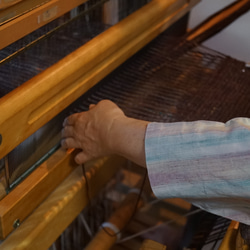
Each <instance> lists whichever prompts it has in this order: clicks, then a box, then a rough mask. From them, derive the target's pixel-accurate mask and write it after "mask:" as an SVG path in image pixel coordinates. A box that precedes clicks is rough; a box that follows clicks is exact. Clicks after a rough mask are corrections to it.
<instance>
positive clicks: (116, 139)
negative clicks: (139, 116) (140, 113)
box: [109, 117, 149, 167]
mask: <svg viewBox="0 0 250 250" xmlns="http://www.w3.org/2000/svg"><path fill="white" fill-rule="evenodd" d="M148 123H149V122H147V121H142V120H136V119H133V118H128V117H123V118H122V119H117V120H114V122H113V124H112V130H111V131H110V135H109V137H110V141H111V142H110V143H111V147H112V150H113V151H114V153H115V154H118V155H121V156H123V157H125V158H127V159H129V160H131V161H133V162H135V163H137V164H138V165H140V166H143V167H146V160H145V133H146V129H147V125H148Z"/></svg>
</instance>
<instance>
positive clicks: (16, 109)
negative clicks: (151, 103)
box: [0, 0, 198, 158]
mask: <svg viewBox="0 0 250 250" xmlns="http://www.w3.org/2000/svg"><path fill="white" fill-rule="evenodd" d="M187 2H189V1H185V0H180V1H173V0H172V1H165V0H153V1H152V2H150V3H149V4H147V5H146V6H144V7H143V8H141V9H140V10H138V11H137V12H135V13H134V14H132V15H130V16H129V17H127V18H125V19H124V20H123V21H121V22H120V23H118V24H117V25H115V26H113V27H111V28H110V29H108V30H107V31H105V32H103V33H102V34H100V35H99V36H97V37H95V38H94V39H92V40H91V41H90V42H89V43H87V44H86V45H84V46H83V47H81V48H79V49H78V50H76V51H75V52H73V53H72V54H70V55H69V56H67V57H65V58H64V59H62V60H61V61H59V62H58V63H57V64H55V65H53V66H52V67H50V68H49V69H47V70H45V71H44V72H42V73H41V74H39V75H38V76H36V77H34V78H33V79H31V80H30V81H28V82H26V83H24V84H23V85H21V86H20V87H19V88H17V89H15V90H14V91H12V92H11V93H9V94H8V95H6V96H4V97H3V98H1V99H0V108H1V110H2V112H1V117H0V133H1V135H2V144H1V145H0V158H1V157H3V156H5V155H6V154H7V153H8V152H10V151H11V150H12V149H13V148H15V147H16V146H17V145H18V144H20V143H21V142H22V141H23V140H25V139H26V138H27V137H28V136H30V135H31V134H32V133H34V132H35V131H36V130H37V129H39V128H40V127H41V126H43V125H44V124H45V123H47V122H48V121H49V120H50V119H51V118H53V117H54V116H55V115H56V114H58V113H59V112H60V111H62V110H63V109H64V108H66V107H67V106H68V105H69V104H70V103H72V102H73V101H74V100H76V99H77V98H78V97H80V96H81V95H82V94H83V93H84V92H86V91H87V90H88V89H89V88H91V87H92V86H93V85H94V84H96V83H97V82H98V81H100V80H101V79H102V78H104V77H105V76H106V75H107V74H108V73H110V72H111V71H113V70H114V69H115V68H116V67H117V66H119V65H120V64H121V63H123V62H124V61H125V60H126V59H128V58H129V57H130V56H132V55H133V54H134V53H136V52H137V51H138V50H139V49H140V48H142V47H143V46H145V45H146V44H147V43H148V42H150V41H151V40H152V39H154V38H155V37H156V36H157V35H159V34H160V33H161V32H162V31H164V30H165V29H166V28H167V27H169V26H170V25H171V24H172V23H173V22H175V21H176V20H177V19H179V18H180V17H181V16H183V15H184V14H185V13H186V12H187V11H189V9H190V8H192V6H193V5H194V4H195V3H197V2H198V0H193V1H190V2H189V4H188V3H187Z"/></svg>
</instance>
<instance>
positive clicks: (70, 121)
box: [63, 113, 79, 127]
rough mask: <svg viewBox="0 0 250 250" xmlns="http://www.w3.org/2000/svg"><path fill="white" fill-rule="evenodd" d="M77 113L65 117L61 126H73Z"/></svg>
mask: <svg viewBox="0 0 250 250" xmlns="http://www.w3.org/2000/svg"><path fill="white" fill-rule="evenodd" d="M78 115H79V114H78V113H76V114H73V115H70V116H68V117H66V118H65V119H64V121H63V126H64V127H65V126H73V125H74V124H75V122H76V120H77V117H78Z"/></svg>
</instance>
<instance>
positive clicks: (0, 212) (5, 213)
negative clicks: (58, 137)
mask: <svg viewBox="0 0 250 250" xmlns="http://www.w3.org/2000/svg"><path fill="white" fill-rule="evenodd" d="M73 155H74V154H73V151H72V150H71V151H68V152H65V151H64V150H62V149H60V150H58V151H57V152H56V153H55V154H54V155H53V156H51V157H50V158H49V159H48V160H47V161H46V162H44V163H43V164H42V165H41V166H39V167H38V168H37V169H36V170H35V171H33V172H32V173H31V174H30V175H29V176H28V177H27V178H26V179H25V180H24V181H23V182H21V183H20V184H19V185H18V186H17V187H15V188H14V189H13V191H11V192H10V193H9V194H8V195H6V196H5V197H4V198H3V199H2V200H1V201H0V238H1V239H3V238H5V237H6V236H7V235H8V234H9V233H10V232H11V231H12V230H13V229H14V227H13V224H14V222H15V221H16V220H19V221H20V222H22V221H23V220H24V219H25V218H26V217H27V216H28V215H29V214H31V213H32V211H33V210H34V209H35V208H36V207H37V206H38V205H39V204H40V203H41V202H42V201H43V200H44V199H45V198H46V197H47V196H48V195H49V194H50V193H51V192H52V191H53V190H54V189H55V188H56V187H57V186H58V185H59V184H60V183H61V182H62V181H63V180H64V179H65V178H66V177H67V176H68V175H69V173H70V172H71V171H73V170H74V169H75V167H76V164H75V163H74V160H73Z"/></svg>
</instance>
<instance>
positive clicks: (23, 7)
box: [0, 0, 50, 25]
mask: <svg viewBox="0 0 250 250" xmlns="http://www.w3.org/2000/svg"><path fill="white" fill-rule="evenodd" d="M48 1H50V0H25V1H21V2H18V3H17V4H15V5H13V6H11V7H9V8H7V9H4V10H0V25H3V24H2V23H3V22H7V21H10V20H12V19H13V18H16V17H18V16H20V15H21V14H24V13H27V12H29V11H31V10H33V9H34V8H35V7H38V6H40V5H42V4H44V3H46V2H48Z"/></svg>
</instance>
